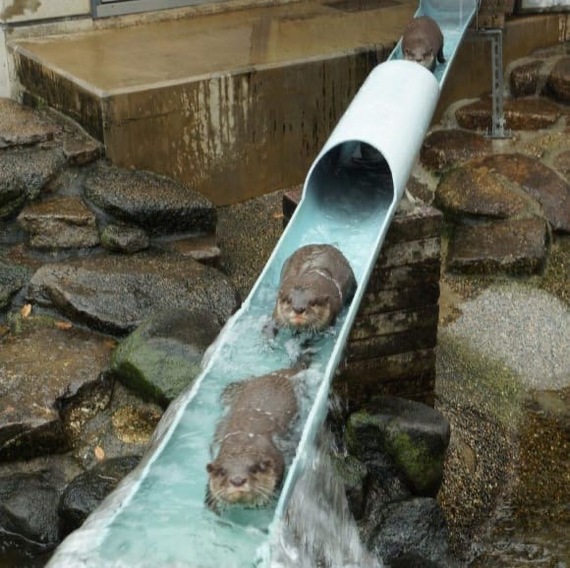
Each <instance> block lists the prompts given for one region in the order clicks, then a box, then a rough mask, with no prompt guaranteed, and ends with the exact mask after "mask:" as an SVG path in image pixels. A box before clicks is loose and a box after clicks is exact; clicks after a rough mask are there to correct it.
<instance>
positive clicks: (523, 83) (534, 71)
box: [509, 60, 544, 97]
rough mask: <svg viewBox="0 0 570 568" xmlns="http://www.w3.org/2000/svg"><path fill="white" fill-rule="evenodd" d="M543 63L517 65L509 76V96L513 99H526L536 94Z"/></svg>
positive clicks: (532, 62) (533, 62) (537, 61)
mask: <svg viewBox="0 0 570 568" xmlns="http://www.w3.org/2000/svg"><path fill="white" fill-rule="evenodd" d="M543 65H544V62H543V61H539V60H536V61H531V62H529V63H523V64H522V65H517V66H516V67H514V68H513V69H512V70H511V73H510V75H509V86H510V94H511V96H513V97H527V96H530V95H534V94H536V92H537V90H538V83H539V79H540V70H541V69H542V67H543Z"/></svg>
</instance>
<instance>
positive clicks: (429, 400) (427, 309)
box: [283, 189, 443, 409]
mask: <svg viewBox="0 0 570 568" xmlns="http://www.w3.org/2000/svg"><path fill="white" fill-rule="evenodd" d="M299 199H300V190H299V189H296V190H293V191H290V192H286V193H285V194H284V197H283V213H284V216H285V220H286V221H287V220H288V219H289V218H290V216H291V214H292V213H293V211H294V210H295V207H296V205H297V204H298V202H299ZM442 224H443V215H442V214H441V212H439V211H438V210H437V209H434V208H432V207H429V206H425V205H422V206H418V207H415V208H413V209H411V210H399V211H398V212H397V213H396V215H395V216H394V219H393V220H392V224H391V226H390V228H389V230H388V234H387V235H386V240H385V242H384V246H383V247H382V250H381V251H380V256H379V258H378V261H377V263H376V266H375V268H374V271H373V273H372V277H371V279H370V281H369V283H368V289H367V291H366V294H365V296H364V299H363V302H362V305H361V306H360V311H359V312H358V315H357V316H356V320H355V322H354V326H353V329H352V332H351V334H350V337H349V340H348V345H347V348H346V353H345V359H344V362H343V364H342V365H341V367H340V368H339V372H338V376H337V377H336V379H335V382H334V385H333V388H334V390H335V391H336V392H337V393H338V394H339V395H341V396H342V398H343V399H344V400H346V401H347V403H348V406H349V408H351V409H352V408H354V407H358V406H360V405H362V403H364V402H366V401H368V400H369V399H370V398H371V397H372V396H376V395H396V396H400V397H403V398H407V399H411V400H416V401H419V402H423V403H425V404H429V405H433V402H434V386H435V347H436V344H437V325H438V317H439V306H438V299H439V275H440V266H441V255H440V253H441V243H440V233H441V229H442Z"/></svg>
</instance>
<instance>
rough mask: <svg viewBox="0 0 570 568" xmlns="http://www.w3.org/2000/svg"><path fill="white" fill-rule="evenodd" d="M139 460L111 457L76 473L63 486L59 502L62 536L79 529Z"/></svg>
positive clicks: (137, 458) (129, 457)
mask: <svg viewBox="0 0 570 568" xmlns="http://www.w3.org/2000/svg"><path fill="white" fill-rule="evenodd" d="M139 460H140V457H139V456H125V457H121V458H115V459H110V460H106V461H104V462H102V463H100V464H98V465H96V466H95V467H93V468H92V469H90V470H89V471H86V472H84V473H82V474H80V475H78V476H77V477H76V478H75V479H74V480H73V481H72V482H71V483H70V484H69V485H68V486H67V487H66V488H65V490H64V492H63V494H62V495H61V499H60V501H59V505H58V512H59V516H60V518H61V528H62V532H63V536H65V535H67V534H69V533H70V532H71V531H74V530H75V529H77V528H79V527H80V526H81V525H82V524H83V522H84V521H85V519H86V518H87V516H88V515H89V514H90V513H91V512H93V511H94V510H95V508H96V507H97V506H98V505H99V504H100V503H101V501H103V499H104V498H105V497H106V496H107V495H108V494H109V493H111V491H112V490H113V489H115V487H116V486H117V485H118V483H119V481H121V479H123V477H125V475H127V473H129V472H130V471H131V470H132V469H133V468H134V467H135V466H136V465H137V464H138V462H139Z"/></svg>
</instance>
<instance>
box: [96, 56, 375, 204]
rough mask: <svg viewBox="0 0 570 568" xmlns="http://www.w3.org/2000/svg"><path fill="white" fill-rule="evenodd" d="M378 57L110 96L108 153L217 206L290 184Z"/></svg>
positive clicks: (312, 63)
mask: <svg viewBox="0 0 570 568" xmlns="http://www.w3.org/2000/svg"><path fill="white" fill-rule="evenodd" d="M384 55H385V54H380V55H378V54H377V53H376V52H370V51H362V52H360V53H356V54H346V55H340V56H337V57H331V58H329V59H324V60H320V61H306V62H300V63H296V64H290V65H287V66H278V67H269V68H262V69H258V70H252V71H250V72H244V73H240V74H236V75H221V76H213V77H208V78H203V79H202V80H199V81H195V82H192V83H186V84H181V85H173V86H172V87H169V88H162V89H155V90H151V91H143V92H136V93H125V94H123V95H115V96H113V97H111V98H109V100H108V101H107V105H106V109H105V119H104V125H105V126H104V139H105V144H106V148H107V156H108V157H109V159H110V160H111V161H112V162H113V163H115V164H117V165H119V166H123V167H137V168H144V169H150V170H152V171H154V172H158V173H164V174H166V175H169V176H173V177H175V178H178V179H180V180H182V181H184V182H186V183H188V184H189V185H191V186H192V188H193V189H195V190H197V191H200V192H202V193H203V194H204V195H207V196H208V198H210V199H211V200H212V201H213V202H214V203H216V204H217V205H222V204H227V203H235V202H237V201H241V200H244V199H248V198H251V197H255V196H259V195H262V194H263V193H266V192H267V191H270V190H271V189H276V188H280V187H288V186H291V185H294V184H295V183H299V182H300V181H301V180H302V179H303V178H304V176H305V174H306V171H307V169H308V167H309V165H310V163H311V161H312V160H313V159H314V156H315V155H316V154H317V153H318V151H319V150H320V148H321V147H322V145H323V144H324V143H325V141H326V140H327V138H328V136H329V135H330V132H331V131H332V129H333V127H334V126H335V125H336V123H337V122H338V120H339V118H340V116H341V115H342V113H343V112H344V110H345V109H346V107H347V106H348V104H349V103H350V101H351V100H352V98H353V97H354V95H355V93H356V91H357V90H358V88H359V87H360V85H361V84H362V82H363V81H364V79H365V78H366V76H367V75H368V73H369V72H370V70H371V69H372V68H373V67H374V66H375V65H376V64H377V63H378V62H379V60H380V58H381V57H383V56H384ZM164 133H168V134H167V135H164Z"/></svg>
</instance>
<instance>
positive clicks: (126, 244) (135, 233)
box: [101, 223, 150, 254]
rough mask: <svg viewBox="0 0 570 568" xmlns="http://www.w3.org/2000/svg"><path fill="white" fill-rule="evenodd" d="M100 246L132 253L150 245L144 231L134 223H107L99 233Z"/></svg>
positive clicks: (113, 250)
mask: <svg viewBox="0 0 570 568" xmlns="http://www.w3.org/2000/svg"><path fill="white" fill-rule="evenodd" d="M101 246H102V247H103V248H105V249H107V250H110V251H112V252H122V253H126V254H133V253H135V252H139V251H141V250H145V249H147V248H148V247H149V246H150V239H149V236H148V235H147V233H146V231H144V230H143V229H141V228H140V227H135V226H134V225H127V224H124V223H109V225H107V226H106V227H105V228H104V229H103V231H102V233H101Z"/></svg>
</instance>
